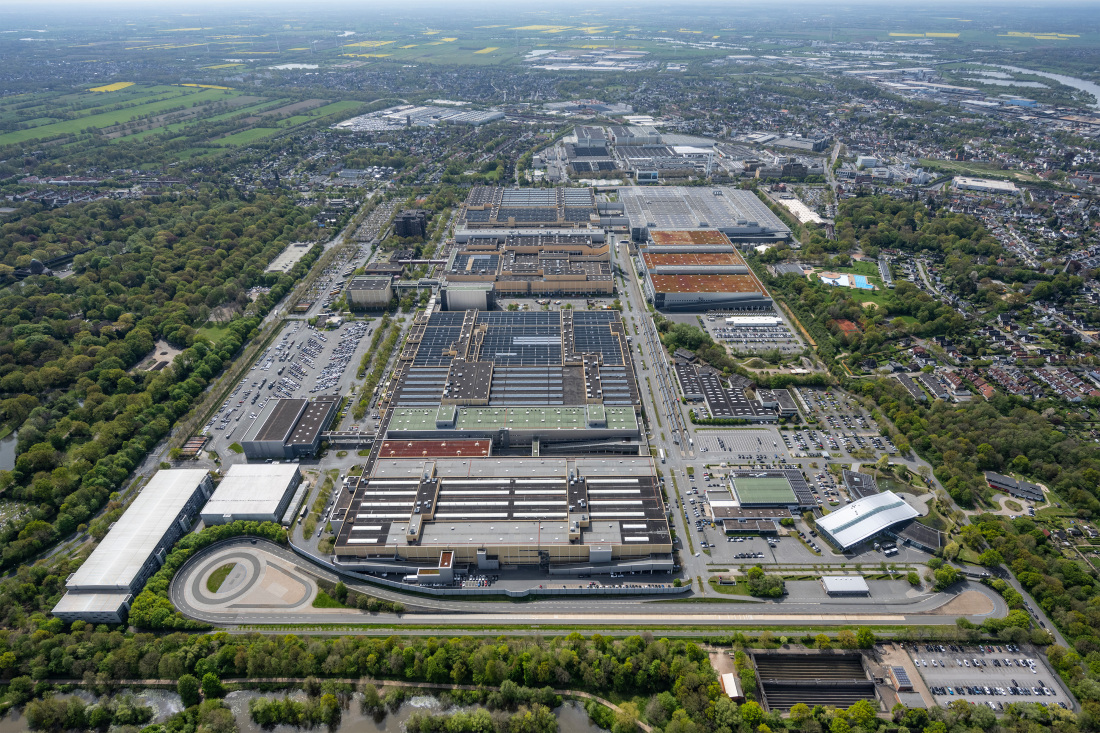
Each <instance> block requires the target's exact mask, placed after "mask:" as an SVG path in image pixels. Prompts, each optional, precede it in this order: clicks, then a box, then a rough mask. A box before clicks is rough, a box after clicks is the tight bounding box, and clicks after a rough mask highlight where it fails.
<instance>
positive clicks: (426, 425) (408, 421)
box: [389, 407, 638, 430]
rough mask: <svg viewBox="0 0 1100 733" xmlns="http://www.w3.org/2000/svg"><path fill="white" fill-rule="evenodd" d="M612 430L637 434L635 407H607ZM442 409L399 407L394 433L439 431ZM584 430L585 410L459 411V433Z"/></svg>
mask: <svg viewBox="0 0 1100 733" xmlns="http://www.w3.org/2000/svg"><path fill="white" fill-rule="evenodd" d="M603 410H604V411H605V412H606V415H607V428H608V429H609V430H637V429H638V418H637V416H636V415H635V413H634V408H633V407H604V408H603ZM437 411H438V408H423V407H397V408H394V411H393V416H392V417H391V418H390V423H389V429H390V430H435V429H436V414H437ZM504 427H507V428H511V429H512V430H583V429H585V428H587V427H588V416H587V414H586V409H585V408H584V407H459V408H458V418H457V420H456V421H455V429H457V430H499V429H500V428H504Z"/></svg>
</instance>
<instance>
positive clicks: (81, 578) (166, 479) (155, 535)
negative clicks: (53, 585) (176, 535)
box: [66, 468, 207, 591]
mask: <svg viewBox="0 0 1100 733" xmlns="http://www.w3.org/2000/svg"><path fill="white" fill-rule="evenodd" d="M206 476H207V473H206V469H204V468H181V469H175V470H170V471H157V472H156V474H154V476H153V478H152V479H150V480H149V483H148V484H146V486H145V488H144V489H142V490H141V493H140V494H138V495H137V498H136V499H134V501H133V503H132V504H130V507H129V508H128V509H127V510H126V511H125V513H123V515H122V516H121V517H120V518H119V520H118V521H117V522H115V525H114V526H113V527H112V528H111V531H110V532H108V533H107V536H106V537H104V538H103V541H102V542H100V543H99V546H98V547H96V548H95V550H94V551H93V552H92V554H91V555H90V556H89V557H88V559H87V560H85V561H84V564H83V565H81V566H80V569H79V570H77V571H76V572H75V573H73V576H72V577H71V578H69V580H68V582H67V583H66V586H67V587H68V588H69V589H70V590H71V589H74V588H75V589H81V588H84V589H88V590H114V589H117V590H119V591H123V590H126V591H129V589H130V584H131V583H132V582H133V581H134V579H135V578H136V577H137V574H138V573H139V572H140V571H141V567H142V565H144V564H145V562H146V561H147V560H148V559H149V556H150V555H151V554H152V553H153V550H154V549H155V548H156V546H157V543H159V542H160V541H161V540H162V539H163V538H164V535H165V533H166V532H167V531H168V529H169V528H170V527H171V526H172V522H174V521H176V518H177V517H178V516H179V513H180V512H181V511H182V510H183V507H184V506H185V505H186V504H187V502H188V501H189V500H190V499H191V497H193V496H194V495H195V491H196V490H197V489H198V487H199V485H200V484H201V483H202V482H203V480H204V479H205V478H206Z"/></svg>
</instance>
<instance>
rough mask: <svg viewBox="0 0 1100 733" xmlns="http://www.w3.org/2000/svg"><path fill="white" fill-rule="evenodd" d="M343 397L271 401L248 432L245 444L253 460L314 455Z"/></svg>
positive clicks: (246, 452) (330, 396) (244, 446)
mask: <svg viewBox="0 0 1100 733" xmlns="http://www.w3.org/2000/svg"><path fill="white" fill-rule="evenodd" d="M339 401H340V400H339V398H338V397H335V396H332V395H322V396H320V397H316V398H314V399H313V400H312V401H310V400H306V399H301V398H299V399H283V400H270V401H269V402H268V403H267V405H266V406H265V407H264V408H263V409H262V410H261V411H260V413H259V415H257V416H256V419H255V420H254V421H253V422H252V425H251V427H249V428H248V430H246V431H245V433H244V436H243V437H242V438H241V447H242V448H244V454H245V457H246V458H248V460H250V461H258V460H265V459H273V460H290V459H294V458H301V457H305V456H312V455H315V454H316V453H317V450H318V449H319V448H320V447H321V433H322V432H323V431H324V430H325V428H326V427H328V424H329V422H330V421H331V420H332V416H333V415H334V414H335V412H336V406H337V404H338V403H339Z"/></svg>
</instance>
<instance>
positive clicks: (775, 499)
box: [733, 477, 798, 506]
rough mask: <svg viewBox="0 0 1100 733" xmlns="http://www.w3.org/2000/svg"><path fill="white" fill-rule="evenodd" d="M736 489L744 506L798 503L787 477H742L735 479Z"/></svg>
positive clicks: (734, 485) (734, 486)
mask: <svg viewBox="0 0 1100 733" xmlns="http://www.w3.org/2000/svg"><path fill="white" fill-rule="evenodd" d="M733 488H734V491H736V492H737V498H738V500H740V502H741V505H742V506H752V505H754V504H755V505H760V506H777V505H778V506H783V505H786V504H797V503H798V500H797V499H795V496H794V489H792V488H791V483H790V481H788V480H787V479H785V478H751V477H749V478H742V477H738V478H735V479H734V480H733Z"/></svg>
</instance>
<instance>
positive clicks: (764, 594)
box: [747, 565, 787, 598]
mask: <svg viewBox="0 0 1100 733" xmlns="http://www.w3.org/2000/svg"><path fill="white" fill-rule="evenodd" d="M747 575H748V587H749V594H750V595H754V596H759V597H761V598H781V597H782V596H783V595H784V594H785V593H786V592H787V589H786V584H785V583H784V582H783V578H781V577H779V576H778V575H767V574H765V573H764V569H763V568H762V567H760V566H759V565H756V566H754V567H751V568H749V572H748V573H747Z"/></svg>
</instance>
